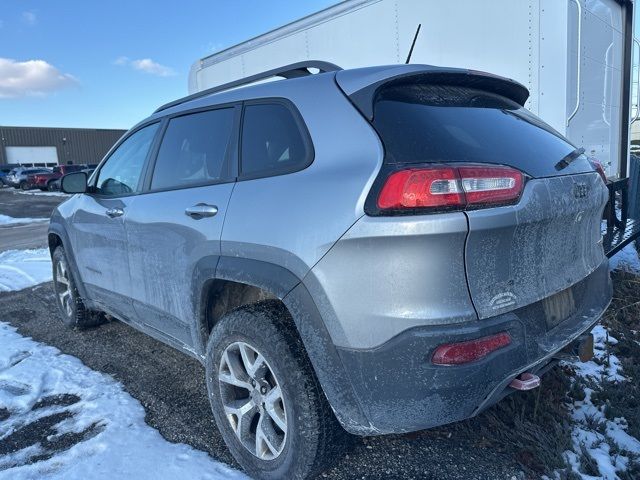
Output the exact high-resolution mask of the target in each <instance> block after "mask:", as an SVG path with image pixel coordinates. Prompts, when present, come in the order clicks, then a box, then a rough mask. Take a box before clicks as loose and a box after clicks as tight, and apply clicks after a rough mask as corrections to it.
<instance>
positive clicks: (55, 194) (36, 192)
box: [14, 190, 70, 197]
mask: <svg viewBox="0 0 640 480" xmlns="http://www.w3.org/2000/svg"><path fill="white" fill-rule="evenodd" d="M14 193H18V194H20V195H39V196H42V197H69V196H70V195H69V194H68V193H64V192H43V191H42V190H16V191H15V192H14Z"/></svg>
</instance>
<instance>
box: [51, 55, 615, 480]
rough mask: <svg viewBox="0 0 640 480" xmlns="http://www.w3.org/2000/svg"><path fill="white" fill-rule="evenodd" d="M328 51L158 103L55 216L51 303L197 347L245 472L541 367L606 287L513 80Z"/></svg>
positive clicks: (407, 422)
mask: <svg viewBox="0 0 640 480" xmlns="http://www.w3.org/2000/svg"><path fill="white" fill-rule="evenodd" d="M324 70H325V71H321V73H317V74H313V75H311V74H308V75H303V73H309V72H308V70H305V69H303V68H301V67H300V66H299V65H294V66H292V68H291V69H289V71H287V72H285V70H282V71H281V72H280V73H281V74H282V76H285V77H290V78H289V79H287V80H282V81H278V82H267V83H262V84H257V85H251V86H246V87H245V88H235V89H228V88H227V89H225V88H217V89H212V90H211V91H206V92H204V93H203V94H199V95H195V96H191V97H186V98H185V99H181V100H179V101H175V102H172V103H170V104H168V105H165V106H163V107H161V108H160V109H158V111H156V112H155V113H154V114H153V115H151V116H150V117H149V118H147V119H146V120H144V121H142V122H140V123H139V124H138V125H136V126H135V127H134V128H132V129H131V130H130V131H129V132H128V133H127V134H126V135H125V136H124V137H123V138H122V139H121V140H120V141H119V142H118V144H116V145H115V146H114V148H113V149H112V150H111V151H110V152H109V153H108V154H107V156H106V158H105V159H104V160H103V161H102V163H101V164H100V165H99V167H98V168H97V170H96V171H95V173H93V175H91V178H89V179H87V175H86V174H85V173H83V172H80V173H72V174H69V175H67V176H65V177H64V179H63V182H62V187H63V189H64V190H65V191H67V192H68V193H76V195H75V196H73V197H72V198H71V199H70V200H68V201H66V202H64V203H63V204H61V205H60V206H59V207H58V208H57V210H56V211H55V212H54V214H53V216H52V218H51V224H50V229H49V246H50V250H51V255H52V258H53V269H54V286H55V291H56V294H57V299H58V303H59V307H60V311H61V314H62V317H63V320H64V322H65V323H66V324H67V325H69V326H72V327H87V326H90V325H94V324H97V323H99V321H100V319H101V318H102V314H103V313H106V314H108V315H109V316H111V317H115V318H117V319H120V320H122V321H124V322H126V323H129V324H131V325H132V326H134V327H136V328H138V329H140V330H142V331H144V332H146V333H148V334H149V335H151V336H153V337H155V338H157V339H159V340H161V341H163V342H166V343H168V344H170V345H172V346H174V347H176V348H178V349H180V350H182V351H184V352H185V353H187V354H189V355H191V356H193V357H195V358H197V359H198V360H200V361H201V362H203V363H204V364H205V366H206V375H207V379H206V380H207V386H208V391H209V398H210V401H211V405H212V409H213V413H214V416H215V419H216V422H217V425H218V428H219V429H220V432H221V434H222V436H223V437H224V439H225V441H226V443H227V445H228V447H229V449H230V451H231V453H232V454H233V456H234V457H235V458H236V459H237V461H238V462H239V463H240V465H242V467H244V468H245V469H246V471H247V472H248V473H249V474H251V475H253V476H255V477H259V478H269V479H275V478H306V477H309V476H313V475H316V474H318V473H319V472H321V471H322V470H323V469H325V468H326V467H327V465H328V464H329V462H331V460H332V458H335V455H336V453H338V452H340V449H341V446H342V445H343V443H342V440H343V439H344V438H346V437H347V434H346V432H349V433H350V434H356V435H379V434H387V433H400V432H411V431H415V430H419V429H425V428H429V427H433V426H436V425H441V424H445V423H448V422H454V421H457V420H461V419H465V418H468V417H471V416H473V415H476V414H477V413H478V412H480V411H482V410H483V409H485V408H487V407H488V406H490V405H492V404H494V403H495V402H497V401H498V400H499V399H501V398H502V397H504V396H505V395H507V394H509V393H511V392H513V391H516V390H524V389H528V388H533V387H535V386H537V385H538V384H539V376H540V375H542V373H544V372H545V371H546V370H548V369H549V368H550V367H551V366H553V365H554V364H555V363H556V362H557V358H558V357H559V356H560V355H565V354H566V353H562V352H567V349H570V348H573V346H575V345H576V344H577V343H579V342H585V343H588V332H589V331H590V329H591V327H592V326H593V325H594V324H595V323H596V322H597V321H598V319H599V317H600V316H601V315H602V313H603V311H604V310H605V308H606V307H607V305H608V303H609V301H610V298H611V294H612V293H611V282H610V279H609V273H608V262H607V259H606V257H605V255H604V253H603V248H602V242H601V233H600V220H601V216H602V212H603V209H604V206H605V203H606V202H607V189H606V186H605V183H604V182H603V178H602V172H601V171H599V170H598V167H597V165H596V164H594V163H591V162H590V160H589V159H588V158H587V157H586V156H585V155H584V154H583V153H582V150H580V149H576V147H575V146H573V145H571V144H570V143H569V142H568V141H567V140H566V139H565V138H563V137H562V136H561V135H559V134H558V133H557V132H555V131H554V130H553V129H551V128H550V127H549V126H548V125H546V124H545V123H544V122H542V121H541V120H540V119H538V118H536V117H535V116H534V115H532V114H531V113H529V112H528V111H527V110H525V109H524V108H523V104H524V102H525V100H526V99H527V97H528V92H527V90H526V88H525V87H523V86H522V85H520V84H518V83H516V82H514V81H511V80H508V79H504V78H500V77H496V76H494V75H489V74H485V73H481V72H475V71H468V70H459V69H449V68H436V67H431V66H425V65H400V66H387V67H372V68H362V69H353V70H340V69H337V68H336V69H332V68H325V69H324ZM282 72H285V73H282ZM291 77H296V78H291ZM233 86H238V83H234V84H230V85H227V87H233Z"/></svg>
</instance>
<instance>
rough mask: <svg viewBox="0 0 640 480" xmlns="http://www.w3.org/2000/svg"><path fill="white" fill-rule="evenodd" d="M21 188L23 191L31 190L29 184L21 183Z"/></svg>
mask: <svg viewBox="0 0 640 480" xmlns="http://www.w3.org/2000/svg"><path fill="white" fill-rule="evenodd" d="M20 188H21V189H22V190H29V184H28V183H27V182H20Z"/></svg>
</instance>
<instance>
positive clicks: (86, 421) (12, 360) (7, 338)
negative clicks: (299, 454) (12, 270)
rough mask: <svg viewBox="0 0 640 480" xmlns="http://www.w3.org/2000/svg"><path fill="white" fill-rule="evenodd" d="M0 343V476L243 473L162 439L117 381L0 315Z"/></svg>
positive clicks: (216, 476)
mask: <svg viewBox="0 0 640 480" xmlns="http://www.w3.org/2000/svg"><path fill="white" fill-rule="evenodd" d="M0 346H1V348H0V480H21V479H25V480H26V479H34V478H47V479H52V480H53V479H64V480H75V479H82V480H84V479H86V478H91V479H92V480H95V479H109V480H113V479H125V478H135V479H141V480H144V479H153V480H161V479H176V478H189V479H203V480H221V479H244V478H246V477H245V476H244V475H243V474H242V473H240V472H237V471H234V470H232V469H230V468H229V467H227V466H225V465H224V464H222V463H220V462H217V461H215V460H213V459H212V458H211V457H209V456H208V455H207V454H206V453H204V452H201V451H198V450H195V449H193V448H192V447H190V446H188V445H185V444H174V443H170V442H168V441H166V440H165V439H164V438H162V436H161V435H160V433H158V431H157V430H155V429H153V428H151V427H149V426H148V425H147V424H146V423H145V421H144V416H145V412H144V408H143V407H142V405H140V403H139V402H138V401H137V400H135V399H134V398H133V397H131V396H130V395H129V394H128V393H127V392H125V391H124V390H123V388H122V386H121V385H120V384H119V383H118V382H116V381H115V380H113V379H112V378H111V377H109V376H107V375H105V374H102V373H99V372H96V371H94V370H91V369H89V368H88V367H86V366H85V365H83V364H82V362H80V360H78V359H77V358H74V357H71V356H69V355H64V354H62V353H61V352H60V351H59V350H57V349H56V348H53V347H49V346H47V345H43V344H41V343H37V342H35V341H33V340H32V339H30V338H25V337H23V336H21V335H20V334H18V333H17V332H16V330H15V328H13V327H11V326H10V325H9V324H7V323H4V322H0ZM3 408H4V409H5V414H4V415H3V414H2V411H3ZM7 410H8V414H7V413H6V411H7ZM7 415H8V418H6V417H7ZM36 426H38V428H37V429H36ZM47 426H48V431H47ZM30 427H31V428H30ZM34 430H35V432H34ZM3 444H4V445H7V446H14V448H15V445H18V447H17V448H18V449H17V451H10V449H9V448H7V447H3ZM30 462H33V463H31V464H30Z"/></svg>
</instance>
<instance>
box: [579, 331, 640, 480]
mask: <svg viewBox="0 0 640 480" xmlns="http://www.w3.org/2000/svg"><path fill="white" fill-rule="evenodd" d="M593 336H594V359H593V360H590V361H589V362H584V363H582V362H572V363H569V365H570V366H571V367H573V369H574V370H575V372H576V375H577V379H574V380H573V381H576V382H580V384H581V385H582V386H583V389H584V393H585V398H584V400H582V401H575V402H574V404H573V406H572V407H571V417H572V418H573V420H574V422H575V423H574V426H573V432H572V437H573V451H568V452H566V456H567V460H568V462H569V464H570V465H571V467H572V469H573V471H574V472H575V473H576V474H577V475H579V476H580V477H581V478H582V479H584V480H591V479H594V478H596V477H591V476H588V475H585V474H583V473H581V472H580V461H579V454H581V453H583V452H585V453H586V454H587V455H588V456H589V457H591V459H592V460H593V461H594V462H595V463H596V465H597V466H598V470H599V471H600V474H601V477H597V478H602V479H605V480H618V479H619V478H620V477H619V476H618V474H617V472H623V471H625V470H626V469H627V466H628V464H629V458H628V457H627V456H625V455H623V454H622V453H620V450H623V451H626V452H629V453H631V454H635V455H640V441H639V440H638V439H636V438H634V437H632V436H631V435H629V434H628V433H627V432H626V428H627V422H626V420H625V419H624V418H615V419H613V420H609V419H608V418H607V417H606V416H605V413H604V406H600V405H594V403H593V402H592V394H593V392H594V390H593V389H591V388H589V387H588V386H586V385H588V384H589V382H595V383H600V382H603V381H605V380H606V381H609V382H625V381H627V379H626V378H625V377H624V375H623V372H622V364H621V362H620V360H619V359H618V358H617V357H616V356H615V355H613V354H612V353H609V352H608V345H615V344H616V343H617V342H618V341H617V340H616V339H615V338H614V337H612V336H611V335H609V332H608V331H607V329H606V328H605V327H604V326H602V325H597V326H596V327H595V328H594V329H593ZM613 446H615V448H612V447H613Z"/></svg>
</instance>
